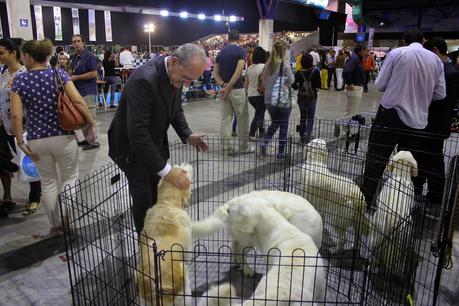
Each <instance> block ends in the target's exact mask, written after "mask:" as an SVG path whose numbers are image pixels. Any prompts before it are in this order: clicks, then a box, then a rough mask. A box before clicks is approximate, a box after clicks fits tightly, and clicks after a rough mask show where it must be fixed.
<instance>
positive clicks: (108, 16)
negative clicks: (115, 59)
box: [104, 11, 112, 41]
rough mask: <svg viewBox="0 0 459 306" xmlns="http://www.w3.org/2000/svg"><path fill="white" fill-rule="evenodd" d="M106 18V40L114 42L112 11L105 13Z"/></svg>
mask: <svg viewBox="0 0 459 306" xmlns="http://www.w3.org/2000/svg"><path fill="white" fill-rule="evenodd" d="M104 16H105V40H106V41H112V15H111V13H110V11H104Z"/></svg>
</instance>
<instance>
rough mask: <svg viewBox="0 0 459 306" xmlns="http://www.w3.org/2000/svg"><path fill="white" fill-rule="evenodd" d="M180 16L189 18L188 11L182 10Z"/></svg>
mask: <svg viewBox="0 0 459 306" xmlns="http://www.w3.org/2000/svg"><path fill="white" fill-rule="evenodd" d="M180 17H182V18H188V13H187V12H181V13H180Z"/></svg>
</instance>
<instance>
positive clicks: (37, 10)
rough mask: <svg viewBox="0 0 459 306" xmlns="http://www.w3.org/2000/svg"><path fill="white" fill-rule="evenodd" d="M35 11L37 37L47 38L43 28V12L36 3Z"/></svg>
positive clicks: (39, 38) (40, 38)
mask: <svg viewBox="0 0 459 306" xmlns="http://www.w3.org/2000/svg"><path fill="white" fill-rule="evenodd" d="M33 11H34V14H35V24H36V25H37V39H38V40H42V39H45V32H44V30H43V14H42V10H41V6H40V5H34V6H33Z"/></svg>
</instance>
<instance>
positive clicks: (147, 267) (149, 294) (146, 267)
mask: <svg viewBox="0 0 459 306" xmlns="http://www.w3.org/2000/svg"><path fill="white" fill-rule="evenodd" d="M148 240H150V239H148V238H146V237H145V236H144V235H143V234H142V235H140V245H141V246H140V263H139V264H140V266H139V267H138V268H137V272H136V280H137V287H138V289H139V295H140V296H141V297H142V298H143V299H144V300H145V301H146V302H147V305H150V304H151V305H156V287H155V282H154V276H155V270H154V269H155V266H154V260H155V259H154V255H153V251H152V250H150V247H149V243H148Z"/></svg>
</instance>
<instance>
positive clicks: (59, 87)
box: [53, 68, 65, 92]
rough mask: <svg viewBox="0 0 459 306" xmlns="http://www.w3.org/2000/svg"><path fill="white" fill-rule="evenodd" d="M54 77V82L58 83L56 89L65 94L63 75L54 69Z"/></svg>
mask: <svg viewBox="0 0 459 306" xmlns="http://www.w3.org/2000/svg"><path fill="white" fill-rule="evenodd" d="M53 75H54V82H56V87H57V90H58V91H60V92H64V90H65V89H64V82H63V81H62V78H61V75H60V74H59V72H58V71H57V69H55V68H54V69H53Z"/></svg>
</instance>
